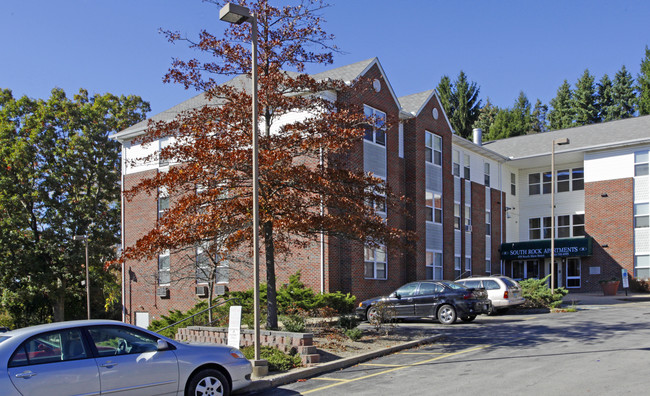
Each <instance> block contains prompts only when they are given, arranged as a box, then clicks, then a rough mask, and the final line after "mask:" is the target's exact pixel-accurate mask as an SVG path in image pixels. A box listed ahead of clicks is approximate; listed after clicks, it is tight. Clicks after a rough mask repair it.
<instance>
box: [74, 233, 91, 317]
mask: <svg viewBox="0 0 650 396" xmlns="http://www.w3.org/2000/svg"><path fill="white" fill-rule="evenodd" d="M72 239H73V240H75V241H84V245H85V247H86V312H87V316H88V319H90V273H89V271H88V236H87V235H75V236H74V237H73V238H72Z"/></svg>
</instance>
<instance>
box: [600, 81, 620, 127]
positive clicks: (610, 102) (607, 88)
mask: <svg viewBox="0 0 650 396" xmlns="http://www.w3.org/2000/svg"><path fill="white" fill-rule="evenodd" d="M596 106H597V108H598V118H600V121H601V122H602V121H612V120H615V119H616V111H615V106H614V92H613V86H612V80H610V79H609V76H608V75H607V74H605V75H604V76H603V78H601V79H600V82H599V83H598V94H597V96H596Z"/></svg>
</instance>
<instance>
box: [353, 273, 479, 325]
mask: <svg viewBox="0 0 650 396" xmlns="http://www.w3.org/2000/svg"><path fill="white" fill-rule="evenodd" d="M379 302H383V303H384V304H385V305H384V304H380V305H384V306H387V307H388V308H390V309H391V310H392V311H393V313H394V318H397V319H406V318H422V317H429V318H435V319H438V321H439V322H440V323H442V324H452V323H454V322H455V321H456V318H460V319H461V320H462V321H464V322H471V321H472V320H474V319H475V318H476V315H479V314H487V313H488V312H490V310H491V305H490V300H488V299H487V293H486V292H485V290H480V289H468V288H467V287H465V286H463V285H461V284H458V283H455V282H451V281H442V280H441V281H435V280H427V281H417V282H411V283H407V284H405V285H404V286H402V287H400V288H399V289H397V290H395V291H394V292H393V293H391V294H390V295H388V296H385V297H375V298H371V299H369V300H365V301H362V302H361V303H360V304H359V306H358V307H357V308H356V315H357V316H358V317H359V318H360V319H361V320H368V321H369V322H371V321H372V320H373V319H374V318H375V317H376V316H377V315H378V314H379V312H378V309H381V308H378V306H377V304H378V303H379Z"/></svg>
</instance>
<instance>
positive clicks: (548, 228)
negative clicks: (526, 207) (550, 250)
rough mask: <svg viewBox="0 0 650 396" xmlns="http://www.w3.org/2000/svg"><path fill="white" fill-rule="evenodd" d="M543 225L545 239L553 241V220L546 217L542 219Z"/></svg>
mask: <svg viewBox="0 0 650 396" xmlns="http://www.w3.org/2000/svg"><path fill="white" fill-rule="evenodd" d="M542 224H543V225H544V229H543V231H544V239H551V218H550V217H544V218H543V219H542Z"/></svg>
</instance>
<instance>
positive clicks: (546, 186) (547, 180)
mask: <svg viewBox="0 0 650 396" xmlns="http://www.w3.org/2000/svg"><path fill="white" fill-rule="evenodd" d="M551 176H552V174H551V172H544V173H543V174H542V192H543V193H544V194H550V193H551V185H553V179H552V177H551Z"/></svg>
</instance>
